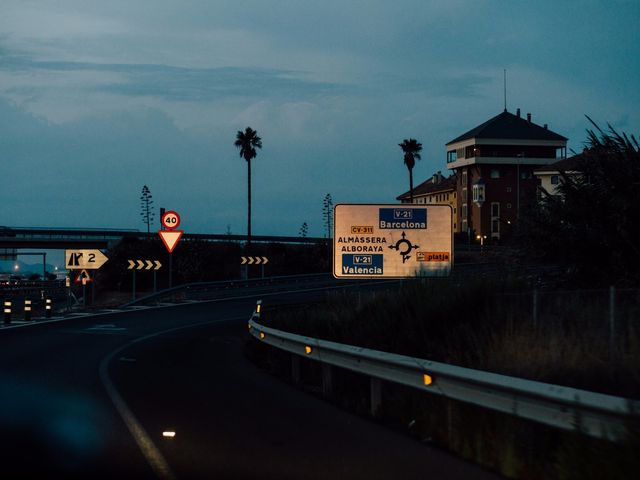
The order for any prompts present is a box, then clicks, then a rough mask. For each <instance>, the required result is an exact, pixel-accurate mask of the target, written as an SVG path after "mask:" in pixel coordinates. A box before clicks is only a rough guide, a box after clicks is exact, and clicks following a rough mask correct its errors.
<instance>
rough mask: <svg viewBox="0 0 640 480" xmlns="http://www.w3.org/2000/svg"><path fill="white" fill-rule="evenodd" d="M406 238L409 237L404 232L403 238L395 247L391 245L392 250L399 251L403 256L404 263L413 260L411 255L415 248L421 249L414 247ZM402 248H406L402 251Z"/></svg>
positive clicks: (418, 246)
mask: <svg viewBox="0 0 640 480" xmlns="http://www.w3.org/2000/svg"><path fill="white" fill-rule="evenodd" d="M406 237H407V235H406V234H405V233H404V232H402V238H401V239H400V240H398V241H397V242H396V244H395V245H389V248H391V249H392V250H397V251H398V253H399V254H400V255H401V256H402V263H404V262H406V261H407V260H409V259H410V258H411V255H409V254H410V253H411V251H412V250H413V249H414V248H420V245H413V244H412V243H411V242H410V241H409V240H408V239H407V238H406ZM402 246H404V248H402V249H401V247H402Z"/></svg>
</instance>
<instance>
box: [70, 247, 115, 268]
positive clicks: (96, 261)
mask: <svg viewBox="0 0 640 480" xmlns="http://www.w3.org/2000/svg"><path fill="white" fill-rule="evenodd" d="M64 258H65V260H64V263H65V265H66V266H67V269H68V270H97V269H98V268H100V267H101V266H102V265H104V264H105V263H106V261H107V260H109V259H108V258H107V257H106V256H105V254H104V253H102V252H101V251H100V250H65V251H64Z"/></svg>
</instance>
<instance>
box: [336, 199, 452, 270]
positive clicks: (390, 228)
mask: <svg viewBox="0 0 640 480" xmlns="http://www.w3.org/2000/svg"><path fill="white" fill-rule="evenodd" d="M452 264H453V229H452V208H451V207H450V206H448V205H428V206H427V205H425V206H416V205H415V204H412V205H411V206H404V205H349V204H341V205H336V207H335V210H334V237H333V275H334V277H336V278H403V277H414V276H444V275H448V274H449V273H450V271H451V266H452Z"/></svg>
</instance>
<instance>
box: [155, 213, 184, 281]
mask: <svg viewBox="0 0 640 480" xmlns="http://www.w3.org/2000/svg"><path fill="white" fill-rule="evenodd" d="M160 222H161V224H162V226H163V227H164V228H166V230H159V231H158V234H159V235H160V238H161V239H162V242H163V243H164V246H165V247H166V248H167V251H168V252H169V288H171V287H172V285H173V281H172V280H173V256H172V254H173V250H174V249H175V248H176V245H178V242H179V241H180V237H182V234H183V233H184V232H183V231H182V230H176V229H177V228H178V227H179V226H180V215H178V212H174V211H173V210H169V211H168V212H165V213H164V214H163V215H162V218H161V220H160Z"/></svg>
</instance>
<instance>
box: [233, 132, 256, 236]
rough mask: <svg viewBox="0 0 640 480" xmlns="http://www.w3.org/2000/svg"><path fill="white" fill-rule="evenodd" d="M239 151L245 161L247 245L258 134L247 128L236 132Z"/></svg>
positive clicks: (249, 233) (249, 234) (236, 144)
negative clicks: (252, 177) (253, 162)
mask: <svg viewBox="0 0 640 480" xmlns="http://www.w3.org/2000/svg"><path fill="white" fill-rule="evenodd" d="M234 145H235V146H236V147H238V148H239V149H240V156H241V157H242V158H244V159H245V160H246V161H247V199H248V201H247V243H251V159H253V158H256V156H257V153H256V148H262V139H261V138H260V137H259V136H258V132H256V131H255V130H253V129H252V128H251V127H247V128H246V129H245V130H244V132H243V131H242V130H238V133H237V134H236V141H235V143H234Z"/></svg>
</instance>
